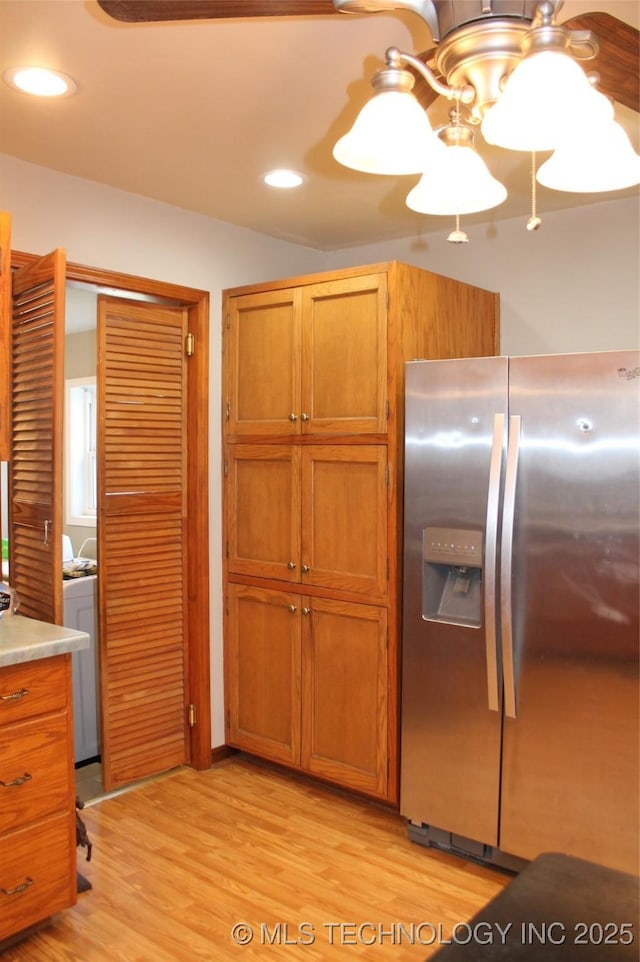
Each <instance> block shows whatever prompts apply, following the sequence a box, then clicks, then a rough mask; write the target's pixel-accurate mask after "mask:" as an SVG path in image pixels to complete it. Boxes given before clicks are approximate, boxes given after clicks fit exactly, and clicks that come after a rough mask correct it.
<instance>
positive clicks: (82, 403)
mask: <svg viewBox="0 0 640 962" xmlns="http://www.w3.org/2000/svg"><path fill="white" fill-rule="evenodd" d="M96 406H97V405H96V379H95V377H76V378H69V379H68V380H66V381H65V448H66V458H65V462H66V479H65V488H66V514H67V518H66V523H67V524H82V525H91V526H93V525H95V522H96Z"/></svg>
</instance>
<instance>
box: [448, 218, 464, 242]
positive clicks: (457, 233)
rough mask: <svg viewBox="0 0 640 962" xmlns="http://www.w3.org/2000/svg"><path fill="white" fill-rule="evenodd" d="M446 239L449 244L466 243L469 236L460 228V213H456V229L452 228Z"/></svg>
mask: <svg viewBox="0 0 640 962" xmlns="http://www.w3.org/2000/svg"><path fill="white" fill-rule="evenodd" d="M447 240H448V241H449V242H450V243H451V244H468V243H469V238H468V237H467V235H466V232H465V231H463V230H461V229H460V214H456V229H455V230H452V231H451V233H450V234H449V236H448V237H447Z"/></svg>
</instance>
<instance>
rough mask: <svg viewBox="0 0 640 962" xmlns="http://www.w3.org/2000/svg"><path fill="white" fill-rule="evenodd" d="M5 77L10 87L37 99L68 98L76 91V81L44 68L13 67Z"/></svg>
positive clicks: (56, 71) (7, 71) (6, 72)
mask: <svg viewBox="0 0 640 962" xmlns="http://www.w3.org/2000/svg"><path fill="white" fill-rule="evenodd" d="M3 76H4V79H5V83H7V84H9V86H10V87H15V88H17V89H18V90H22V91H23V93H27V94H33V95H34V96H36V97H68V96H70V95H71V94H73V93H75V91H76V82H75V80H72V79H71V77H67V75H66V74H63V73H60V72H59V71H58V70H47V69H45V68H44V67H12V68H11V69H10V70H5V72H4V74H3Z"/></svg>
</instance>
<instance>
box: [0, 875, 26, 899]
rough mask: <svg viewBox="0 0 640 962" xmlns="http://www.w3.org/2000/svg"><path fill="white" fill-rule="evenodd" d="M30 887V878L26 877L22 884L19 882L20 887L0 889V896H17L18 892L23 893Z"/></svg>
mask: <svg viewBox="0 0 640 962" xmlns="http://www.w3.org/2000/svg"><path fill="white" fill-rule="evenodd" d="M32 885H33V879H32V878H29V876H27V878H26V879H25V880H24V882H21V883H20V885H16V887H15V888H14V889H3V888H0V894H2V895H19V894H20V892H25V891H26V890H27V889H29V888H31V886H32Z"/></svg>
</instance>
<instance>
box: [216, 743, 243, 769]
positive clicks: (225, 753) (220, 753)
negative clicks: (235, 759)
mask: <svg viewBox="0 0 640 962" xmlns="http://www.w3.org/2000/svg"><path fill="white" fill-rule="evenodd" d="M238 753H239V750H238V749H237V748H231V746H230V745H218V746H217V747H216V748H212V749H211V764H212V765H217V764H218V762H224V761H226V760H227V758H231V757H232V756H233V755H237V754H238Z"/></svg>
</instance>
